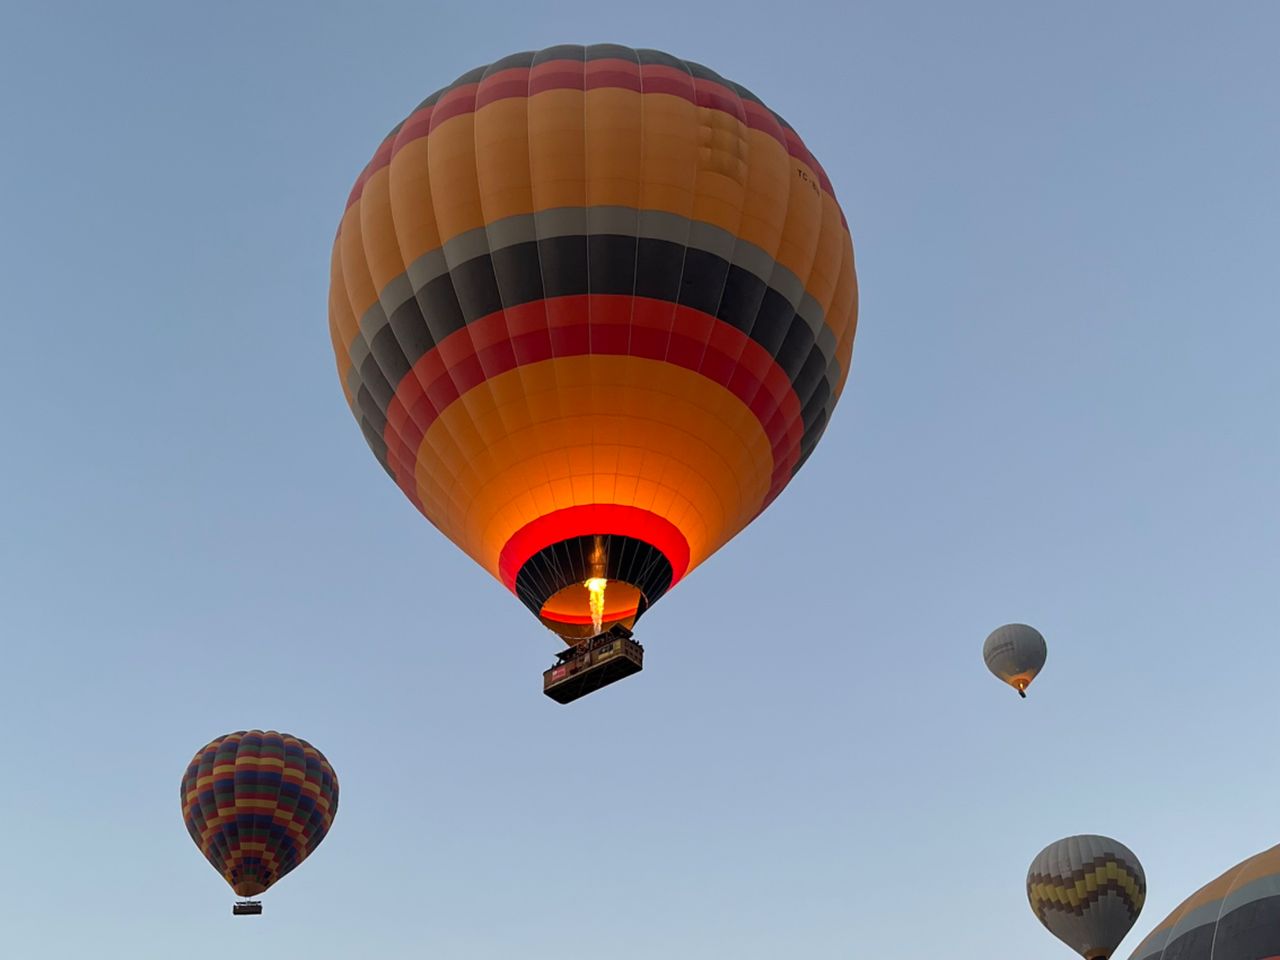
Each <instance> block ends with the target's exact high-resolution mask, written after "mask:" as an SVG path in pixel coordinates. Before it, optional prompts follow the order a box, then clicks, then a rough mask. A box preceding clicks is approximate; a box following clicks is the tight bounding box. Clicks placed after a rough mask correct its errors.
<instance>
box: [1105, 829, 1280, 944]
mask: <svg viewBox="0 0 1280 960" xmlns="http://www.w3.org/2000/svg"><path fill="white" fill-rule="evenodd" d="M1260 957H1280V846H1276V847H1272V848H1271V849H1270V850H1264V851H1263V852H1262V853H1259V854H1255V855H1254V856H1252V857H1250V858H1249V859H1247V860H1244V861H1242V862H1240V863H1237V864H1236V865H1235V866H1234V867H1232V868H1231V869H1230V870H1228V871H1226V872H1225V873H1223V874H1222V875H1221V876H1220V877H1218V878H1217V879H1215V880H1212V881H1210V882H1209V883H1207V884H1205V885H1204V886H1203V887H1201V888H1200V889H1199V890H1197V891H1196V892H1195V893H1193V894H1192V895H1191V896H1189V897H1188V898H1187V899H1186V900H1184V901H1182V903H1181V904H1179V905H1178V907H1177V909H1175V910H1174V911H1173V912H1172V913H1170V914H1169V916H1167V917H1165V918H1164V920H1162V921H1160V923H1159V924H1157V925H1156V928H1155V929H1154V930H1152V931H1151V933H1149V934H1148V935H1147V937H1146V939H1145V940H1143V941H1142V943H1140V944H1138V949H1136V950H1134V951H1133V953H1132V954H1131V955H1130V960H1174V958H1177V960H1257V958H1260Z"/></svg>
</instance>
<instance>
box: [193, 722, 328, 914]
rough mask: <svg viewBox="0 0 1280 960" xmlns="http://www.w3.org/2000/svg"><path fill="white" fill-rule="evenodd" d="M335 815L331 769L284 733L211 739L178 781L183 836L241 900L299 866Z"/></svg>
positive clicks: (307, 746)
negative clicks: (187, 834)
mask: <svg viewBox="0 0 1280 960" xmlns="http://www.w3.org/2000/svg"><path fill="white" fill-rule="evenodd" d="M337 812H338V776H337V774H336V773H334V772H333V767H331V766H330V765H329V761H328V760H326V759H325V758H324V755H323V754H322V753H321V752H320V751H319V750H317V749H316V748H315V747H313V746H312V745H311V744H309V743H307V741H305V740H299V739H298V738H297V737H293V736H290V735H289V734H287V733H277V732H276V731H274V730H265V731H264V730H250V731H247V732H246V731H244V730H241V731H239V732H238V733H229V734H227V735H226V736H223V737H218V738H217V739H216V740H213V741H212V742H210V743H209V744H207V745H206V746H205V747H203V748H202V749H201V750H200V751H199V752H197V753H196V755H195V756H194V757H193V758H192V760H191V763H190V764H189V765H188V767H187V772H186V773H185V774H183V776H182V818H183V820H185V821H186V824H187V832H188V833H190V834H191V839H192V840H194V841H195V844H196V846H197V847H199V848H200V852H201V853H203V854H204V855H205V859H207V860H208V861H209V862H210V863H211V864H213V868H214V869H215V870H217V871H218V872H219V873H220V874H222V876H223V878H224V879H225V880H226V881H227V883H229V884H230V885H231V889H232V890H234V891H235V892H236V894H237V895H238V896H241V897H254V896H257V895H258V894H260V893H262V892H263V891H264V890H266V889H267V888H268V887H270V886H271V885H272V884H273V883H275V882H276V881H278V880H279V879H280V878H281V877H283V876H284V875H285V874H287V873H289V871H291V870H293V868H294V867H296V866H297V865H298V864H300V863H301V862H302V861H303V860H305V859H306V858H307V857H308V856H309V855H310V854H311V853H312V852H313V851H314V850H315V848H316V847H318V846H319V845H320V841H321V840H323V839H324V838H325V834H327V833H328V832H329V827H330V826H331V825H332V824H333V818H334V815H335V814H337Z"/></svg>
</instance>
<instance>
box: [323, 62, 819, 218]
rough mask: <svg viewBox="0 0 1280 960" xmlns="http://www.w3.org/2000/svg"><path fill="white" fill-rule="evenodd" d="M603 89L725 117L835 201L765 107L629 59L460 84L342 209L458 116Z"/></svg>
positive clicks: (390, 148)
mask: <svg viewBox="0 0 1280 960" xmlns="http://www.w3.org/2000/svg"><path fill="white" fill-rule="evenodd" d="M602 87H621V88H623V89H626V90H640V91H642V92H644V93H666V94H670V95H672V96H676V97H682V98H683V99H685V100H688V101H689V102H690V103H694V104H697V105H698V106H701V107H709V108H711V109H713V110H719V111H722V112H724V113H728V114H730V115H732V116H734V117H736V118H737V119H739V120H741V121H742V122H744V123H746V124H747V125H748V126H749V127H751V128H753V129H755V130H760V131H762V132H764V133H767V134H769V136H771V137H773V138H774V139H775V140H777V141H778V142H779V143H781V144H782V145H783V146H784V147H785V148H786V149H787V152H788V153H789V154H790V155H791V156H793V157H795V158H796V159H797V160H799V161H800V162H801V163H804V164H807V165H808V166H809V167H810V168H811V169H812V170H813V171H814V173H815V174H817V176H818V180H819V182H820V183H821V184H822V187H823V189H824V190H826V191H827V193H829V194H831V196H832V199H834V198H835V191H834V190H832V189H831V181H830V180H829V179H828V178H827V174H826V171H825V170H823V169H822V167H821V166H819V164H818V161H817V160H815V159H814V157H813V154H811V153H810V152H809V151H808V149H807V148H806V147H805V145H804V141H802V140H801V139H800V137H799V135H798V134H796V132H795V131H794V130H791V129H789V128H787V127H783V126H782V125H781V124H780V123H778V121H777V118H776V117H774V116H773V114H772V113H771V112H770V111H769V110H768V108H766V107H763V106H761V105H759V104H756V103H752V102H750V101H744V100H743V99H742V98H741V97H739V96H738V93H737V91H735V90H733V89H731V88H730V87H726V86H725V85H724V84H722V83H717V82H716V81H714V80H701V79H699V80H695V79H694V78H693V77H692V76H691V75H690V74H688V73H686V72H685V71H683V70H679V69H677V68H675V67H668V66H663V65H661V64H643V65H637V64H636V63H635V62H634V61H631V60H620V59H613V58H604V59H600V60H591V61H588V62H587V63H586V64H584V63H583V61H581V60H548V61H546V62H545V63H540V64H538V65H537V66H536V67H531V68H530V67H512V68H510V69H508V70H500V71H498V72H497V73H495V74H493V75H492V76H489V77H486V78H485V79H484V80H482V81H481V82H480V83H478V84H475V83H469V84H464V85H463V86H461V87H455V88H453V89H451V90H449V91H448V92H447V93H445V94H443V95H442V96H441V97H440V99H439V100H437V101H436V102H435V103H434V104H429V105H427V106H425V107H422V108H421V109H419V110H416V111H414V112H413V113H411V114H409V116H408V117H407V118H406V119H405V121H404V123H402V124H401V126H400V129H399V130H398V131H396V134H395V136H393V137H388V138H387V139H386V140H384V141H383V143H382V145H381V146H379V148H378V151H377V153H375V154H374V156H373V159H372V160H370V161H369V164H368V165H367V166H366V167H365V169H364V171H363V172H362V173H361V174H360V176H359V178H358V179H357V180H356V184H355V187H354V188H353V189H352V191H351V196H350V198H349V199H348V200H347V206H348V207H349V206H351V204H353V203H355V202H356V201H357V200H359V199H360V194H361V192H362V191H363V190H364V184H365V181H366V180H368V179H369V177H371V176H373V174H375V173H377V172H378V170H380V169H381V168H382V167H385V166H386V165H387V164H389V163H390V162H391V158H392V157H393V156H394V155H395V154H396V153H398V152H399V151H400V150H401V149H403V148H404V146H405V145H406V144H408V143H411V142H412V141H414V140H417V139H419V138H421V137H424V136H426V135H427V134H428V133H430V132H431V130H434V129H435V128H436V127H438V126H439V125H440V124H441V123H443V122H444V121H445V120H448V119H449V118H450V117H456V116H460V115H461V114H463V113H468V112H471V111H473V110H478V109H480V107H482V106H485V105H486V104H489V103H493V102H495V101H497V100H504V99H508V98H510V97H523V96H533V95H534V94H537V93H542V92H544V91H547V90H582V89H587V90H595V89H599V88H602ZM478 91H483V92H482V93H478Z"/></svg>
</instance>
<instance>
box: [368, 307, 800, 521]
mask: <svg viewBox="0 0 1280 960" xmlns="http://www.w3.org/2000/svg"><path fill="white" fill-rule="evenodd" d="M586 354H601V355H607V356H631V357H640V358H644V359H649V360H659V361H665V362H667V363H672V364H675V365H677V366H680V367H683V368H684V369H686V370H692V371H694V372H695V373H700V374H702V375H703V376H705V377H707V378H708V379H710V380H712V381H714V382H716V383H718V384H720V385H721V386H722V387H724V388H725V389H727V390H728V391H729V392H730V393H732V394H733V395H734V396H736V397H737V398H738V399H739V400H741V401H742V402H743V403H744V404H746V405H747V406H748V407H749V408H750V409H751V411H752V412H753V413H754V414H755V415H756V418H757V420H759V422H760V426H761V428H762V429H763V430H764V432H765V435H766V436H767V437H768V439H769V444H770V447H771V448H772V453H773V474H772V476H771V478H770V483H769V492H768V495H767V496H766V498H765V499H766V502H769V501H771V500H772V499H773V497H775V496H777V494H778V492H780V491H781V490H782V488H783V487H784V486H786V484H787V481H788V480H789V479H790V478H791V473H792V471H793V470H794V468H795V465H796V463H797V462H798V461H799V459H800V441H801V438H802V436H803V434H804V421H803V418H802V417H801V411H800V401H799V399H798V398H797V397H796V394H795V391H794V389H793V388H792V386H791V380H790V378H789V377H788V376H787V374H786V372H785V371H784V370H783V369H782V368H781V367H779V366H778V364H777V363H776V362H775V361H774V359H773V357H771V356H770V355H769V353H768V352H767V351H766V350H765V349H764V348H763V347H761V346H760V344H758V343H756V342H755V341H754V340H752V339H751V338H749V337H748V336H747V335H746V334H744V333H743V332H742V331H740V330H738V329H737V328H736V327H733V326H730V325H729V324H727V323H725V322H724V321H723V320H719V319H717V318H716V317H713V316H711V315H710V314H706V313H703V312H702V311H701V310H695V309H693V308H691V307H686V306H681V305H674V304H671V303H669V302H667V301H665V300H651V299H648V298H645V297H630V296H626V295H623V294H581V295H576V296H569V297H554V298H550V299H546V300H535V301H532V302H530V303H525V304H521V305H519V306H516V307H512V308H510V309H508V310H505V311H503V310H499V311H496V312H494V313H491V314H489V315H488V316H486V317H481V318H480V319H478V320H475V321H473V322H471V323H469V324H467V326H465V327H463V328H462V329H460V330H455V331H454V332H453V333H451V334H450V335H449V336H447V337H445V339H444V340H442V341H441V342H440V343H439V344H437V345H436V346H435V347H434V348H433V349H431V350H428V351H427V352H426V353H425V354H423V355H422V357H421V358H419V360H418V362H417V363H415V364H414V365H413V369H412V370H410V371H409V373H407V374H405V376H404V377H403V378H402V379H401V381H400V383H399V384H397V386H396V392H395V396H394V397H393V398H392V400H391V403H390V404H389V405H388V407H387V425H386V428H385V430H384V431H383V439H384V440H385V441H386V444H387V467H388V469H390V470H391V472H392V476H394V477H395V479H396V483H397V484H399V486H400V488H401V489H402V490H403V491H404V492H405V494H406V495H408V496H409V499H410V500H412V501H413V503H414V504H415V505H416V506H417V507H418V509H419V510H421V509H422V504H421V502H420V501H419V499H418V496H417V484H416V481H415V477H414V472H415V469H416V466H417V459H418V448H419V447H420V446H421V445H422V438H423V437H424V436H425V435H426V432H427V430H428V429H429V428H430V426H431V424H432V423H434V422H435V420H436V418H437V417H438V416H439V415H440V414H441V413H442V412H443V411H444V410H445V408H446V407H448V406H449V405H450V404H451V403H453V402H454V401H455V400H457V399H458V398H459V397H461V396H462V395H463V394H465V393H466V392H467V391H468V390H471V389H472V388H474V387H476V386H478V385H479V384H481V383H482V382H484V380H486V379H487V378H489V377H496V376H498V375H499V374H502V373H506V372H508V371H510V370H514V369H515V368H516V367H518V366H521V365H523V364H526V363H538V362H539V361H542V360H550V359H552V358H558V357H571V356H583V355H586Z"/></svg>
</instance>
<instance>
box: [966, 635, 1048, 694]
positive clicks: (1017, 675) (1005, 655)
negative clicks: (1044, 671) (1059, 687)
mask: <svg viewBox="0 0 1280 960" xmlns="http://www.w3.org/2000/svg"><path fill="white" fill-rule="evenodd" d="M1048 652H1049V651H1048V648H1047V647H1046V646H1045V643H1044V637H1042V636H1041V635H1040V631H1039V630H1037V629H1036V628H1035V627H1028V626H1027V625H1026V624H1025V623H1006V624H1005V625H1004V626H1003V627H997V628H996V629H995V630H993V631H992V632H991V636H989V637H987V642H986V643H984V644H983V645H982V659H983V660H985V661H987V669H988V670H990V671H991V672H992V673H994V674H995V675H996V676H997V677H999V678H1000V679H1001V680H1003V681H1004V682H1005V683H1007V684H1009V686H1011V687H1013V688H1014V689H1015V690H1017V691H1018V696H1020V697H1024V698H1025V697H1026V695H1027V687H1029V686H1031V681H1032V680H1034V679H1035V678H1036V674H1037V673H1039V672H1040V668H1041V667H1043V666H1044V658H1045V657H1046V656H1047V655H1048Z"/></svg>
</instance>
